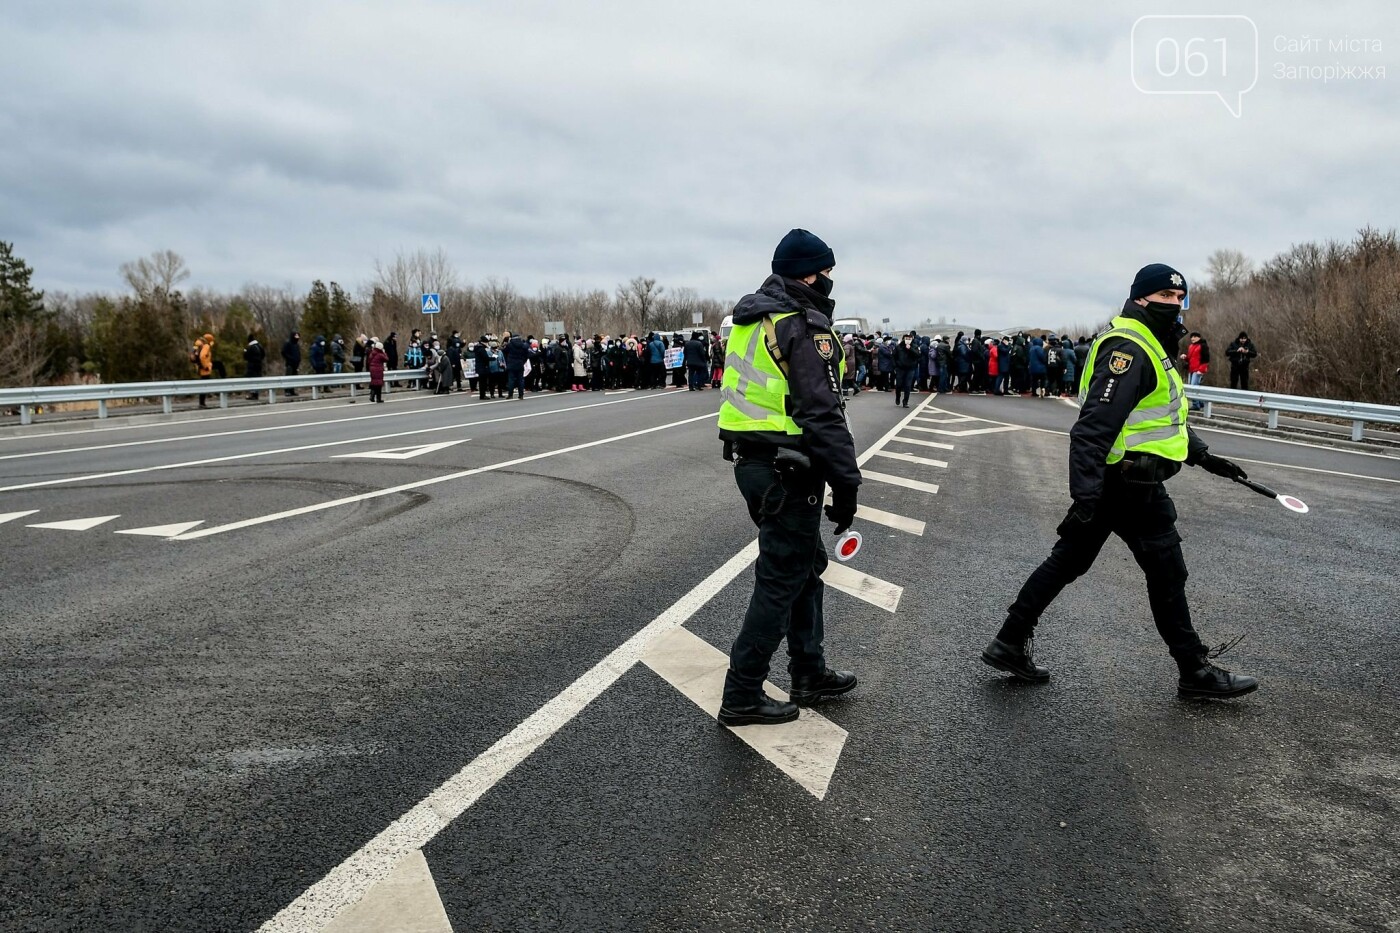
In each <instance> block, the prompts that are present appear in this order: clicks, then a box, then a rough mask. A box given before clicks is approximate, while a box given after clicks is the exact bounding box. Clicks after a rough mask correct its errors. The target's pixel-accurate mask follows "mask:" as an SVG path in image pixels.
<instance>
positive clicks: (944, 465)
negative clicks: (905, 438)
mask: <svg viewBox="0 0 1400 933" xmlns="http://www.w3.org/2000/svg"><path fill="white" fill-rule="evenodd" d="M875 456H877V457H888V458H889V459H891V460H903V461H904V462H905V463H921V464H923V465H924V466H931V467H938V468H939V469H942V470H946V469H948V461H946V460H935V459H933V458H932V457H917V456H915V455H914V454H902V453H899V452H898V451H895V450H877V451H875Z"/></svg>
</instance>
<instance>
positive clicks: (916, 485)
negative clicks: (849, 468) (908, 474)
mask: <svg viewBox="0 0 1400 933" xmlns="http://www.w3.org/2000/svg"><path fill="white" fill-rule="evenodd" d="M860 475H861V476H863V477H864V478H865V479H873V480H876V481H877V482H881V483H889V484H890V485H892V486H903V487H904V488H906V489H917V490H919V491H920V492H930V493H934V494H935V495H936V494H937V493H938V487H937V486H936V485H935V484H933V483H924V482H920V481H919V480H916V479H905V478H904V477H902V476H892V475H890V474H889V473H877V472H875V471H874V470H861V471H860Z"/></svg>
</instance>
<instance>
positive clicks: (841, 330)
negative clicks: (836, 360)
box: [831, 317, 870, 336]
mask: <svg viewBox="0 0 1400 933" xmlns="http://www.w3.org/2000/svg"><path fill="white" fill-rule="evenodd" d="M831 329H832V330H834V331H836V333H838V334H841V335H842V336H845V335H846V334H868V333H870V325H869V324H868V323H866V320H865V318H863V317H839V318H837V319H836V320H834V321H832V322H831Z"/></svg>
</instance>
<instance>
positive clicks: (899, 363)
mask: <svg viewBox="0 0 1400 933" xmlns="http://www.w3.org/2000/svg"><path fill="white" fill-rule="evenodd" d="M921 355H922V354H920V353H919V345H918V344H916V343H914V342H913V341H912V340H911V341H910V342H909V345H908V346H905V345H904V341H903V340H901V341H900V342H899V343H897V344H895V345H894V368H895V369H903V370H910V369H918V368H919V357H920V356H921Z"/></svg>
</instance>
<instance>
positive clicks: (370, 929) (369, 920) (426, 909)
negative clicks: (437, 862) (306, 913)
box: [324, 849, 452, 933]
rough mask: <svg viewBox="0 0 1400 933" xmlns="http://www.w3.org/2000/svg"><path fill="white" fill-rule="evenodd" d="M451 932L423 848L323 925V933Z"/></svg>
mask: <svg viewBox="0 0 1400 933" xmlns="http://www.w3.org/2000/svg"><path fill="white" fill-rule="evenodd" d="M383 930H395V931H397V933H452V922H451V921H450V920H448V919H447V911H446V910H445V909H443V906H442V897H441V896H440V895H439V894H438V889H437V883H436V882H434V881H433V872H432V869H431V868H429V867H428V859H427V858H426V857H425V856H424V855H423V850H422V849H415V850H414V851H412V852H410V853H408V854H407V855H405V856H404V857H403V860H402V861H400V862H399V863H398V865H396V866H394V870H393V871H391V872H389V874H388V876H387V877H385V878H384V879H383V880H382V881H380V882H379V883H378V884H376V885H375V886H374V887H372V888H370V889H369V890H368V891H366V892H365V896H364V897H363V898H362V899H361V900H360V901H359V902H358V903H356V904H354V905H352V906H351V907H349V908H347V909H346V910H345V912H344V913H342V914H341V915H340V916H338V917H336V918H335V919H334V920H332V921H331V922H330V923H329V924H327V925H326V927H325V929H324V933H380V931H383Z"/></svg>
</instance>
